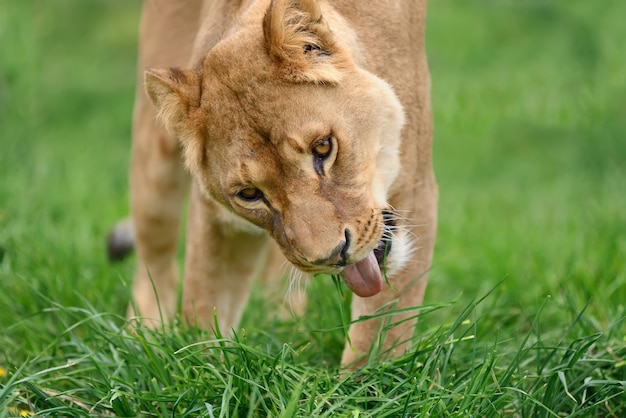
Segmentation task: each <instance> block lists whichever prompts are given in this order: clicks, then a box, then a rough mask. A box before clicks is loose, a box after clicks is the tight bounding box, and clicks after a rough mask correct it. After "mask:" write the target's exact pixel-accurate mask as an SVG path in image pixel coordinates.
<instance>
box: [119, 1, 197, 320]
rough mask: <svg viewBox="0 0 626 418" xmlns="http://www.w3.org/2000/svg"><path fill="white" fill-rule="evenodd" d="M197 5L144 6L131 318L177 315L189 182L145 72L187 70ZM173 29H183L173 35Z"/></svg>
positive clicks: (134, 153)
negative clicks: (178, 256)
mask: <svg viewBox="0 0 626 418" xmlns="http://www.w3.org/2000/svg"><path fill="white" fill-rule="evenodd" d="M192 3H193V2H192ZM196 3H197V4H195V5H194V4H190V7H188V8H182V7H180V6H177V5H176V2H167V1H146V2H145V4H144V9H143V15H142V20H141V27H140V47H139V63H138V81H137V91H136V99H135V109H134V114H133V146H132V156H131V168H130V192H131V193H130V194H131V199H130V200H131V217H132V224H133V226H134V229H135V238H136V242H135V245H136V250H137V268H136V273H135V281H134V287H133V297H134V301H135V308H136V309H137V311H138V312H133V309H132V307H131V308H129V312H128V313H129V316H132V315H133V314H134V313H136V314H139V315H141V316H143V317H145V318H152V319H160V318H161V317H165V318H167V317H170V316H172V315H173V314H174V312H175V309H176V299H177V297H176V294H177V279H178V268H177V266H176V262H175V253H176V249H177V243H178V236H179V230H180V222H181V212H182V205H183V201H184V198H185V196H186V194H187V190H188V187H189V186H188V184H189V180H188V175H187V174H186V173H185V171H184V169H183V167H182V164H181V162H180V156H179V148H180V146H179V143H178V140H177V139H176V138H175V137H174V136H173V135H171V134H169V133H168V132H166V131H165V129H164V128H163V127H162V125H161V123H159V122H158V121H157V120H156V110H155V109H154V106H153V105H152V103H151V102H150V101H149V100H148V98H147V96H146V94H145V92H144V87H143V72H144V71H145V69H146V68H149V67H154V66H164V65H167V66H170V65H181V66H182V65H185V64H186V62H187V60H188V56H189V53H190V49H191V45H192V44H193V40H194V36H195V30H196V28H195V26H194V24H193V22H194V21H195V20H197V16H196V14H197V10H194V7H193V6H197V7H196V8H199V7H200V2H199V1H196ZM169 28H182V29H177V30H176V31H175V32H174V33H172V32H171V31H169V30H168V29H169ZM148 325H150V323H148ZM152 325H154V324H152Z"/></svg>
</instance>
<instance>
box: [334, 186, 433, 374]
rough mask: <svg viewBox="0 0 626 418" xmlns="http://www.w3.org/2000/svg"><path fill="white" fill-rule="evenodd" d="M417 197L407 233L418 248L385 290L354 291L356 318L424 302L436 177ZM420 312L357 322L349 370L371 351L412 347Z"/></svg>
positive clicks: (346, 356)
mask: <svg viewBox="0 0 626 418" xmlns="http://www.w3.org/2000/svg"><path fill="white" fill-rule="evenodd" d="M415 197H416V199H415V202H416V203H415V204H414V210H413V211H411V212H412V213H413V216H412V219H411V221H410V222H411V223H413V224H414V226H410V227H409V226H407V227H406V228H407V231H404V233H409V234H412V236H414V237H416V238H414V240H415V243H414V245H415V247H416V250H415V252H414V253H413V254H412V257H411V260H410V261H409V262H408V263H407V265H406V266H405V267H404V268H403V269H402V270H401V271H400V272H398V273H396V274H395V275H394V276H393V277H390V279H389V280H390V285H385V289H384V290H383V292H381V293H379V294H378V295H375V296H372V297H369V298H361V297H358V296H356V295H353V297H352V308H351V315H352V320H353V321H354V320H357V319H359V318H360V317H362V316H364V315H372V314H376V313H383V312H384V311H389V310H401V309H406V308H414V307H418V306H420V305H421V304H422V301H423V299H424V292H425V290H426V284H427V282H428V269H429V268H430V264H431V260H432V255H433V248H434V245H435V235H436V228H437V226H436V224H437V213H436V211H437V186H436V184H435V183H434V178H433V180H432V183H431V184H423V185H422V187H421V189H419V190H418V191H417V193H416V195H415ZM397 207H398V208H399V207H403V206H400V205H398V206H397ZM405 207H406V206H405ZM383 308H384V310H381V309H383ZM417 314H418V313H417V312H416V311H410V312H405V313H402V314H397V315H393V316H392V317H384V318H382V319H379V320H369V321H363V322H357V323H354V324H353V325H352V326H351V327H350V330H349V337H350V344H349V343H346V347H345V348H344V351H343V356H342V359H341V364H342V366H343V367H345V368H347V369H348V370H354V369H356V368H358V367H360V366H362V365H363V364H365V363H366V362H367V360H368V353H369V352H370V351H372V352H373V353H375V352H379V353H381V354H382V355H383V358H393V357H397V356H399V355H402V354H403V353H404V352H405V351H406V349H407V348H409V344H410V339H411V337H412V336H413V331H414V329H415V325H416V322H417V318H416V316H417ZM373 349H374V350H373Z"/></svg>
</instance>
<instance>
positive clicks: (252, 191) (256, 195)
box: [237, 187, 263, 202]
mask: <svg viewBox="0 0 626 418" xmlns="http://www.w3.org/2000/svg"><path fill="white" fill-rule="evenodd" d="M237 196H239V198H240V199H242V200H245V201H246V202H256V201H257V200H259V199H260V198H262V197H263V192H262V191H260V190H259V189H257V188H256V187H247V188H245V189H243V190H240V191H239V193H237Z"/></svg>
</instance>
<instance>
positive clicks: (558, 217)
mask: <svg viewBox="0 0 626 418" xmlns="http://www.w3.org/2000/svg"><path fill="white" fill-rule="evenodd" d="M138 3H139V2H122V1H117V2H113V1H104V0H101V1H96V0H93V1H84V0H83V1H81V0H63V1H61V0H59V1H54V2H53V1H48V2H35V1H20V0H5V1H4V2H2V5H1V6H0V418H1V417H8V416H18V415H22V416H26V415H36V416H103V415H116V416H176V417H184V416H206V417H218V416H219V417H228V416H241V417H244V416H249V417H256V416H281V417H292V416H303V417H308V416H332V417H336V416H342V417H366V416H371V417H385V416H389V417H400V416H406V417H417V416H437V417H448V416H461V417H470V416H473V417H494V416H517V417H534V416H537V417H558V416H573V417H574V416H578V417H593V416H597V417H623V416H626V394H625V392H626V323H625V317H626V312H625V311H626V310H625V303H626V101H625V100H624V98H625V97H626V54H625V53H624V48H625V47H624V39H626V25H624V23H623V22H624V16H626V3H625V2H623V1H621V0H605V1H603V2H591V1H587V0H560V1H557V0H555V1H550V2H549V1H541V0H528V1H514V0H498V1H473V2H469V1H464V0H454V1H453V0H431V2H430V9H429V27H428V51H429V60H430V65H431V70H432V73H433V83H434V84H433V92H432V100H433V106H434V112H435V124H436V144H435V159H436V171H437V176H438V181H439V185H440V192H441V198H440V212H439V214H440V223H439V235H438V242H437V248H436V252H435V260H434V264H433V267H432V270H431V279H430V284H429V289H428V292H427V296H426V301H425V302H426V307H425V308H424V309H423V310H422V311H420V313H419V316H420V322H419V325H418V333H417V334H416V338H415V341H414V344H413V346H414V347H413V349H412V351H411V352H409V353H407V355H406V356H404V357H402V358H400V359H398V360H395V361H389V362H381V361H378V360H377V359H376V358H375V356H374V358H373V359H372V361H371V362H370V364H369V365H368V366H367V367H366V368H364V369H363V370H361V371H360V372H358V373H356V374H354V375H347V376H344V375H341V374H339V370H338V366H339V358H340V355H341V349H342V346H343V339H344V325H343V322H344V321H343V319H342V318H343V317H344V316H345V312H346V310H347V306H348V303H349V296H348V295H342V294H340V293H339V292H337V291H335V290H334V286H333V284H332V281H331V280H329V279H328V278H326V279H325V278H319V279H317V280H315V281H314V282H312V283H311V285H310V289H309V290H310V291H309V299H310V300H309V305H308V308H307V312H306V315H305V316H303V317H301V318H293V319H288V320H281V319H277V317H276V315H275V312H276V311H277V308H276V306H272V305H271V304H270V303H269V302H267V301H265V300H263V298H261V297H260V296H259V292H258V289H257V291H255V295H254V296H253V303H252V304H251V305H250V307H249V309H248V310H247V311H246V314H245V317H244V320H243V324H242V330H239V332H238V336H237V338H236V340H235V341H234V342H232V343H231V344H228V345H226V344H222V345H217V346H212V347H207V346H206V345H197V344H195V343H196V342H198V341H205V340H206V339H207V338H209V337H208V335H205V334H201V333H199V332H198V331H197V330H193V329H185V328H184V327H182V326H179V327H177V326H173V327H167V328H164V329H163V330H161V331H160V332H157V333H152V332H150V331H147V330H139V332H138V333H136V334H131V333H129V332H127V331H126V330H125V328H124V324H125V322H124V312H125V307H126V305H127V303H128V300H129V297H130V291H129V287H130V282H131V280H132V270H133V262H134V260H132V259H130V260H128V261H125V262H123V263H121V264H116V265H110V264H108V263H107V261H106V259H105V251H104V237H105V236H106V233H107V231H108V229H109V228H110V226H111V225H113V224H114V222H115V221H116V220H117V219H119V218H121V217H123V216H125V215H126V213H127V210H128V208H127V179H126V178H127V166H128V160H129V144H130V117H131V111H132V102H133V94H134V82H135V56H136V31H137V23H138V16H139V8H140V6H139V4H138Z"/></svg>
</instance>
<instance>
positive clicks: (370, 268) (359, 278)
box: [341, 251, 383, 298]
mask: <svg viewBox="0 0 626 418" xmlns="http://www.w3.org/2000/svg"><path fill="white" fill-rule="evenodd" d="M341 276H342V277H343V280H344V281H345V282H346V285H347V286H348V287H349V288H350V290H352V291H353V292H354V293H356V294H357V295H359V296H361V297H363V298H366V297H368V296H374V295H375V294H376V293H378V292H380V291H381V290H383V276H382V274H381V273H380V267H378V262H377V261H376V256H375V255H374V251H372V252H371V253H370V254H369V255H368V256H367V258H366V259H364V260H362V261H359V262H358V263H356V264H352V265H350V266H347V267H346V268H344V269H343V271H342V272H341Z"/></svg>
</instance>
